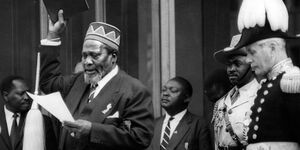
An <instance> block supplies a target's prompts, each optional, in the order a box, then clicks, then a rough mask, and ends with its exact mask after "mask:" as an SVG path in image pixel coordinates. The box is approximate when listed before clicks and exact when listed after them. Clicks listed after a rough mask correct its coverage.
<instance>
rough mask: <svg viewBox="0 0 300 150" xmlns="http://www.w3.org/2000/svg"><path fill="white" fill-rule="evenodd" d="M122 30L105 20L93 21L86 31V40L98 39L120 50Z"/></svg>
mask: <svg viewBox="0 0 300 150" xmlns="http://www.w3.org/2000/svg"><path fill="white" fill-rule="evenodd" d="M120 34H121V31H120V30H119V29H118V28H117V27H115V26H113V25H110V24H107V23H104V22H92V23H91V24H90V26H89V29H88V30H87V32H86V35H85V39H84V40H96V41H99V42H102V43H104V44H106V45H108V46H110V47H111V48H113V49H116V50H119V47H120V38H121V35H120Z"/></svg>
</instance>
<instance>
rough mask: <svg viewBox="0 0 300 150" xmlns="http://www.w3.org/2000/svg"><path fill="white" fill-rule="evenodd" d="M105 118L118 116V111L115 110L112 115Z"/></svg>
mask: <svg viewBox="0 0 300 150" xmlns="http://www.w3.org/2000/svg"><path fill="white" fill-rule="evenodd" d="M106 118H119V111H116V112H115V113H114V114H113V115H110V116H107V117H106Z"/></svg>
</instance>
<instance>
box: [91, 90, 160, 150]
mask: <svg viewBox="0 0 300 150" xmlns="http://www.w3.org/2000/svg"><path fill="white" fill-rule="evenodd" d="M131 91H132V92H129V91H126V94H125V95H127V96H123V97H121V100H120V101H123V102H124V101H126V102H125V103H123V104H122V105H123V106H121V107H122V108H123V112H122V113H120V114H121V116H120V117H121V118H122V119H123V125H121V126H115V125H109V124H102V123H92V130H91V135H90V141H91V142H92V143H98V144H103V145H105V146H106V147H114V148H115V149H145V148H147V147H148V146H149V144H150V142H151V140H152V136H153V124H154V123H153V121H154V118H153V106H152V101H151V96H150V94H149V92H148V91H147V90H146V89H145V88H144V87H141V86H138V87H135V89H132V90H131ZM128 93H130V94H128Z"/></svg>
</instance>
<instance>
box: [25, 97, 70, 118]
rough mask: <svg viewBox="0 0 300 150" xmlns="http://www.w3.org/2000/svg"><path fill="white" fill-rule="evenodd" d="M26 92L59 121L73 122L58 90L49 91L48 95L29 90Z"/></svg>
mask: <svg viewBox="0 0 300 150" xmlns="http://www.w3.org/2000/svg"><path fill="white" fill-rule="evenodd" d="M27 94H28V95H29V96H30V97H31V98H32V99H33V101H35V102H37V103H38V104H39V105H41V106H42V107H43V108H45V109H46V110H47V111H48V112H49V113H51V114H52V115H53V116H55V117H56V118H57V119H59V120H60V122H63V121H71V122H74V118H73V116H72V115H71V113H70V111H69V109H68V107H67V106H66V104H65V102H64V101H63V98H62V97H61V95H60V93H59V92H55V93H51V94H48V95H33V94H31V93H29V92H27Z"/></svg>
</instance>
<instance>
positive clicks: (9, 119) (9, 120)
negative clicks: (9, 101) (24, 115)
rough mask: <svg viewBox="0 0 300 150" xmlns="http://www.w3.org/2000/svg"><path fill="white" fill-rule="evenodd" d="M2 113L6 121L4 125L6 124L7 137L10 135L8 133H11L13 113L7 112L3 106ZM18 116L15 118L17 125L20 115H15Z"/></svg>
mask: <svg viewBox="0 0 300 150" xmlns="http://www.w3.org/2000/svg"><path fill="white" fill-rule="evenodd" d="M4 113H5V119H6V124H7V129H8V135H10V132H11V126H12V124H13V121H14V117H13V115H14V113H13V112H11V111H9V110H8V109H7V108H6V107H5V105H4ZM17 114H18V117H17V124H18V125H19V122H20V113H17Z"/></svg>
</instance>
